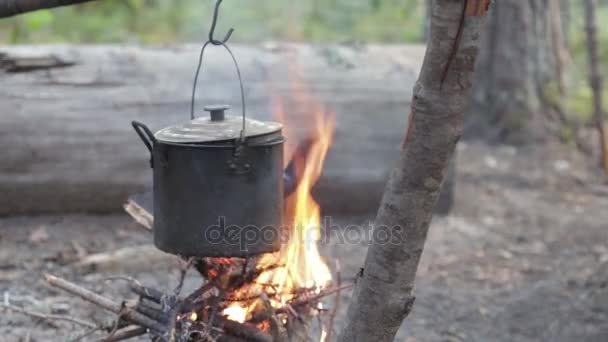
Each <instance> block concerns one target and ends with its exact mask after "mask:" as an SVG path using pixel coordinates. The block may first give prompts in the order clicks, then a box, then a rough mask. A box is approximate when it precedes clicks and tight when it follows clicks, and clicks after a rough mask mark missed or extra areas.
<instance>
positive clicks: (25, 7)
mask: <svg viewBox="0 0 608 342" xmlns="http://www.w3.org/2000/svg"><path fill="white" fill-rule="evenodd" d="M89 1H93V0H0V19H1V18H8V17H12V16H15V15H19V14H23V13H27V12H33V11H37V10H41V9H48V8H55V7H62V6H69V5H76V4H80V3H83V2H89Z"/></svg>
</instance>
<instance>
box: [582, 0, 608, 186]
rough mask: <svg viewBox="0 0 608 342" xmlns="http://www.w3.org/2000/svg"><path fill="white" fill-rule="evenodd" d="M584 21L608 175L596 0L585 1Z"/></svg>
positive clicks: (602, 158) (595, 114) (596, 117)
mask: <svg viewBox="0 0 608 342" xmlns="http://www.w3.org/2000/svg"><path fill="white" fill-rule="evenodd" d="M584 6H585V21H586V22H587V25H586V33H587V46H588V51H589V52H588V58H589V83H590V84H591V89H592V90H593V117H594V121H595V125H596V128H597V131H598V137H599V144H598V145H599V149H600V165H601V166H602V169H603V170H604V173H605V174H606V175H608V136H607V135H608V134H606V127H605V125H604V110H603V105H602V95H603V94H602V93H603V90H602V88H603V84H602V74H601V72H600V66H599V64H600V62H599V52H598V39H597V18H596V12H597V0H585V1H584Z"/></svg>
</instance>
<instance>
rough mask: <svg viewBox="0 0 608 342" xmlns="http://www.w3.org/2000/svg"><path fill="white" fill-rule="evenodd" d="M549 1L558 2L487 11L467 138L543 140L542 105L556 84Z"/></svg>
mask: <svg viewBox="0 0 608 342" xmlns="http://www.w3.org/2000/svg"><path fill="white" fill-rule="evenodd" d="M550 1H552V2H556V1H558V0H529V1H522V0H500V1H495V2H494V3H493V5H492V6H491V7H492V9H491V10H490V14H489V23H488V24H489V25H488V32H487V34H486V35H485V39H484V41H483V43H482V48H481V54H480V56H479V62H478V66H477V69H478V70H479V73H478V74H477V79H476V80H475V88H474V90H473V94H474V96H473V102H472V106H471V114H472V115H471V116H469V120H468V121H467V129H466V130H465V135H466V136H467V137H482V138H488V139H490V140H495V141H508V142H529V141H537V140H543V139H544V138H545V137H546V136H547V133H548V130H547V120H546V117H544V116H543V113H542V111H543V107H544V100H546V92H547V90H548V89H550V88H551V87H555V88H557V87H558V83H559V80H560V77H559V75H558V70H559V69H560V68H559V64H558V60H557V58H556V56H557V54H556V53H555V48H556V47H555V39H554V34H555V31H554V30H553V29H552V25H553V24H554V23H555V21H554V20H552V19H551V17H552V11H551V10H550V8H551V6H552V5H550V3H549V2H550ZM560 30H561V29H560ZM562 42H563V41H562Z"/></svg>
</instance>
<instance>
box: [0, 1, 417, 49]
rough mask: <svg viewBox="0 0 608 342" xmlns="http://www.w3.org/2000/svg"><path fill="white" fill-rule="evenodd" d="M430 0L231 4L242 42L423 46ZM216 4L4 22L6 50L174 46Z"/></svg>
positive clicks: (196, 36)
mask: <svg viewBox="0 0 608 342" xmlns="http://www.w3.org/2000/svg"><path fill="white" fill-rule="evenodd" d="M424 2H425V0H309V1H299V2H295V1H282V0H264V1H255V2H253V1H249V0H226V1H224V2H223V4H222V11H221V14H220V17H221V18H220V22H219V25H218V28H217V29H218V32H221V33H223V32H225V30H227V29H228V28H229V27H231V26H233V27H235V28H236V29H237V31H236V34H235V36H234V39H235V41H241V42H259V41H264V40H281V39H289V40H306V41H318V42H331V41H334V42H340V41H381V42H405V41H420V40H421V33H422V26H423V19H424V16H423V15H424ZM214 4H215V0H203V1H201V0H103V1H101V0H100V1H94V2H90V3H85V4H82V5H75V6H69V7H63V8H58V9H54V10H47V11H38V12H33V13H29V14H26V15H22V16H19V17H16V18H11V19H5V20H2V21H0V42H4V43H20V44H22V43H46V42H72V43H116V42H144V43H172V42H184V41H201V40H203V39H204V38H205V36H206V32H207V30H208V25H209V20H210V17H211V14H212V10H213V5H214Z"/></svg>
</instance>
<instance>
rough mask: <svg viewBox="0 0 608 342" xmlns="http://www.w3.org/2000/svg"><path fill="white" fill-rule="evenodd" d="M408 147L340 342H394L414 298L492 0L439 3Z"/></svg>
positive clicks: (434, 9) (393, 179)
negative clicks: (419, 271) (432, 221)
mask: <svg viewBox="0 0 608 342" xmlns="http://www.w3.org/2000/svg"><path fill="white" fill-rule="evenodd" d="M432 4H433V5H432V6H433V7H432V11H431V12H432V15H431V36H430V38H429V43H428V47H427V50H426V55H425V57H424V63H423V65H422V70H421V72H420V76H419V78H418V81H417V82H416V85H415V86H414V96H413V99H412V106H411V114H410V117H409V125H408V129H407V133H406V139H405V141H404V146H403V151H402V152H401V156H400V158H399V161H398V164H397V166H396V167H395V169H393V171H392V173H391V175H390V178H389V181H388V183H387V185H386V188H385V190H384V196H383V198H382V201H381V204H380V208H379V210H378V214H377V217H376V221H375V227H374V234H373V237H374V239H372V242H371V245H370V247H369V249H368V252H367V257H366V260H365V267H364V268H363V269H362V272H360V274H359V279H358V280H357V283H356V288H355V292H354V294H353V299H352V301H351V303H350V306H349V308H348V318H347V322H346V324H345V326H344V327H343V330H342V332H341V334H340V336H339V341H342V342H351V341H379V342H383V341H386V342H388V341H392V340H393V339H394V337H395V335H396V333H397V330H398V329H399V327H400V326H401V323H402V322H403V320H404V319H405V318H406V317H407V316H408V315H409V313H410V311H411V310H412V307H413V304H414V296H413V295H412V291H413V287H414V280H415V277H416V271H417V269H418V263H419V261H420V257H421V255H422V251H423V249H424V243H425V241H426V235H427V232H428V229H429V225H430V222H431V218H432V214H433V209H434V207H435V204H436V202H437V199H438V197H439V191H440V189H441V184H442V182H443V178H444V174H445V172H446V170H447V167H448V164H449V162H450V159H451V157H452V154H453V153H454V149H455V147H456V142H457V141H458V139H459V138H460V135H461V132H462V126H463V119H464V115H463V113H464V111H465V110H466V105H467V103H468V101H469V94H470V90H471V86H472V79H473V74H474V66H475V61H476V58H477V53H478V50H479V43H480V33H481V25H482V23H483V22H484V18H485V15H486V13H487V10H488V5H489V0H435V1H433V2H432Z"/></svg>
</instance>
